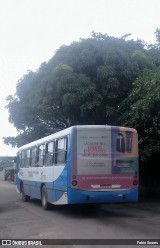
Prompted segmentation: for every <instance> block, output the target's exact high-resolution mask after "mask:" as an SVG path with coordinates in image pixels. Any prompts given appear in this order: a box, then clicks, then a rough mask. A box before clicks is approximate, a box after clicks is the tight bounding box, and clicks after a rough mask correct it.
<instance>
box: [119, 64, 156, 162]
mask: <svg viewBox="0 0 160 248" xmlns="http://www.w3.org/2000/svg"><path fill="white" fill-rule="evenodd" d="M128 101H129V102H130V107H129V109H128V112H127V113H126V114H125V118H126V119H125V122H124V124H125V125H129V126H132V127H135V128H136V129H137V130H138V133H139V143H140V149H141V158H142V159H143V160H145V159H147V158H148V157H150V156H151V155H152V154H157V153H159V152H160V68H157V69H154V70H145V71H144V72H143V73H142V75H141V76H140V77H139V78H138V79H137V80H136V81H135V82H134V84H133V90H132V93H131V94H130V96H129V98H128ZM123 120H124V117H123Z"/></svg>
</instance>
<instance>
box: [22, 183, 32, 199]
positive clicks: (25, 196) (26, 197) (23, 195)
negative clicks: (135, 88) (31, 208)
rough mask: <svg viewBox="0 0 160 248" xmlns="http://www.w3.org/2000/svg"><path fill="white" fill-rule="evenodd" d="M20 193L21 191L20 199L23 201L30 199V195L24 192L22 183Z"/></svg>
mask: <svg viewBox="0 0 160 248" xmlns="http://www.w3.org/2000/svg"><path fill="white" fill-rule="evenodd" d="M21 193H22V200H23V201H24V202H28V201H29V200H30V196H29V195H26V194H25V192H24V187H23V185H22V189H21Z"/></svg>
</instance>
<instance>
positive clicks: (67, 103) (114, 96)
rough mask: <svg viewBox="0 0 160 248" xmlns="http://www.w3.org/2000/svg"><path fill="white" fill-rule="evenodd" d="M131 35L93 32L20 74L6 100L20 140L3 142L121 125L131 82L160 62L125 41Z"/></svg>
mask: <svg viewBox="0 0 160 248" xmlns="http://www.w3.org/2000/svg"><path fill="white" fill-rule="evenodd" d="M129 35H130V34H126V35H124V36H123V37H122V38H115V37H110V36H108V35H106V34H101V33H95V32H92V36H91V37H90V38H88V39H81V40H80V41H79V42H73V43H72V44H71V45H69V46H62V47H60V48H59V49H58V50H57V51H56V53H55V55H54V56H53V57H52V58H51V59H50V60H49V61H48V63H43V64H42V65H41V66H40V68H39V69H38V70H37V71H36V72H32V71H29V72H28V73H27V74H26V75H24V76H23V77H22V78H21V79H20V80H19V82H18V84H17V88H16V94H15V95H14V96H8V98H7V108H8V111H9V121H10V122H11V123H12V124H14V126H15V127H16V128H17V130H18V132H19V135H17V137H6V138H4V142H5V143H6V144H12V145H13V146H21V145H23V144H25V143H28V142H30V141H33V140H35V139H38V138H41V137H43V136H45V135H48V134H50V133H54V132H55V131H58V130H61V129H63V128H66V127H68V126H71V125H76V124H113V125H116V124H122V123H124V119H123V117H125V115H127V114H126V109H127V106H128V109H129V107H130V104H131V103H130V101H131V100H130V99H129V100H128V95H129V94H130V93H131V91H132V87H133V82H134V81H135V80H136V78H138V77H139V76H140V75H141V73H143V71H144V69H154V68H156V66H157V65H158V63H159V60H158V57H156V53H154V50H155V49H158V48H157V47H156V48H155V47H154V46H151V47H148V48H147V49H146V44H144V43H143V42H142V41H140V40H137V41H133V40H128V37H129ZM135 90H136V89H135V86H134V91H135ZM133 94H134V92H133V93H132V97H131V99H134V97H133ZM135 94H136V92H135ZM127 101H128V105H126V102H127ZM137 104H138V103H137ZM146 107H147V105H146ZM133 108H134V107H133ZM122 109H123V115H122ZM132 111H133V110H132ZM134 114H135V115H138V112H137V113H136V112H134ZM134 118H136V117H134ZM154 121H156V120H154ZM130 123H131V121H130ZM132 123H133V125H134V122H133V121H132Z"/></svg>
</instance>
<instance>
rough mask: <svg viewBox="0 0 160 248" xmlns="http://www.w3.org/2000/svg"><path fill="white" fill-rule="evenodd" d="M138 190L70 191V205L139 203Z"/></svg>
mask: <svg viewBox="0 0 160 248" xmlns="http://www.w3.org/2000/svg"><path fill="white" fill-rule="evenodd" d="M137 201H138V188H136V189H129V190H119V191H107V192H106V191H82V190H75V189H71V188H69V189H68V203H69V204H81V203H114V202H137Z"/></svg>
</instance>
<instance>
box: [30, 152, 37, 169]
mask: <svg viewBox="0 0 160 248" xmlns="http://www.w3.org/2000/svg"><path fill="white" fill-rule="evenodd" d="M36 164H37V148H36V147H33V148H32V149H31V166H32V167H34V166H36Z"/></svg>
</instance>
